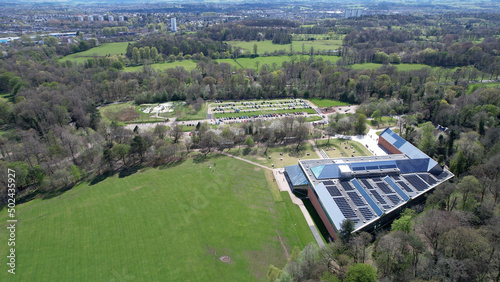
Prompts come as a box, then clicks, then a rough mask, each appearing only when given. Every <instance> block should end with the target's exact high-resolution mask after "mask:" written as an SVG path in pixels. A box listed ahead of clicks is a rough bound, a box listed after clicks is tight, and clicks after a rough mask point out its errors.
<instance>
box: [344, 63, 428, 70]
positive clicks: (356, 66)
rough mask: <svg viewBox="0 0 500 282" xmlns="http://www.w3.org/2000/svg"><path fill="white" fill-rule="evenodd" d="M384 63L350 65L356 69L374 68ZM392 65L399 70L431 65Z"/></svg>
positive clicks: (417, 68)
mask: <svg viewBox="0 0 500 282" xmlns="http://www.w3.org/2000/svg"><path fill="white" fill-rule="evenodd" d="M383 65H384V64H375V63H365V64H354V65H350V67H351V68H352V69H355V70H374V69H378V68H380V67H381V66H383ZM391 66H395V67H396V68H397V69H398V71H410V70H419V69H422V68H426V67H428V68H430V66H428V65H424V64H395V65H391Z"/></svg>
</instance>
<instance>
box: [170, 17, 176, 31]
mask: <svg viewBox="0 0 500 282" xmlns="http://www.w3.org/2000/svg"><path fill="white" fill-rule="evenodd" d="M170 25H171V26H172V32H176V31H177V21H176V19H175V18H171V19H170Z"/></svg>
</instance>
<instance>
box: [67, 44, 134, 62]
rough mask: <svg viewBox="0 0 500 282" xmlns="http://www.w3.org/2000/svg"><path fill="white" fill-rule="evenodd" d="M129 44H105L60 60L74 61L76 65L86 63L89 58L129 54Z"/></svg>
mask: <svg viewBox="0 0 500 282" xmlns="http://www.w3.org/2000/svg"><path fill="white" fill-rule="evenodd" d="M127 46H128V42H115V43H103V44H101V45H99V46H97V47H94V48H91V49H89V50H87V51H83V52H78V53H74V54H71V55H68V56H65V57H62V58H61V59H59V61H60V62H64V61H66V60H70V61H73V62H75V63H84V62H85V61H86V60H87V59H89V58H95V57H104V56H107V55H119V54H124V55H125V53H126V52H127Z"/></svg>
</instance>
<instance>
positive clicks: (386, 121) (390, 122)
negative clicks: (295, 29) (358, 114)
mask: <svg viewBox="0 0 500 282" xmlns="http://www.w3.org/2000/svg"><path fill="white" fill-rule="evenodd" d="M397 123H398V120H397V119H396V118H393V117H382V118H381V119H380V121H378V120H377V121H376V122H375V123H374V120H373V119H370V120H368V124H369V125H370V126H375V127H377V128H384V127H393V126H396V124H397Z"/></svg>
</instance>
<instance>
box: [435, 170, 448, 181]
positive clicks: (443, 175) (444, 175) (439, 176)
mask: <svg viewBox="0 0 500 282" xmlns="http://www.w3.org/2000/svg"><path fill="white" fill-rule="evenodd" d="M435 176H436V178H437V179H439V180H443V179H445V178H446V177H448V176H450V174H449V173H448V172H446V171H443V172H441V173H440V174H438V175H435Z"/></svg>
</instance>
